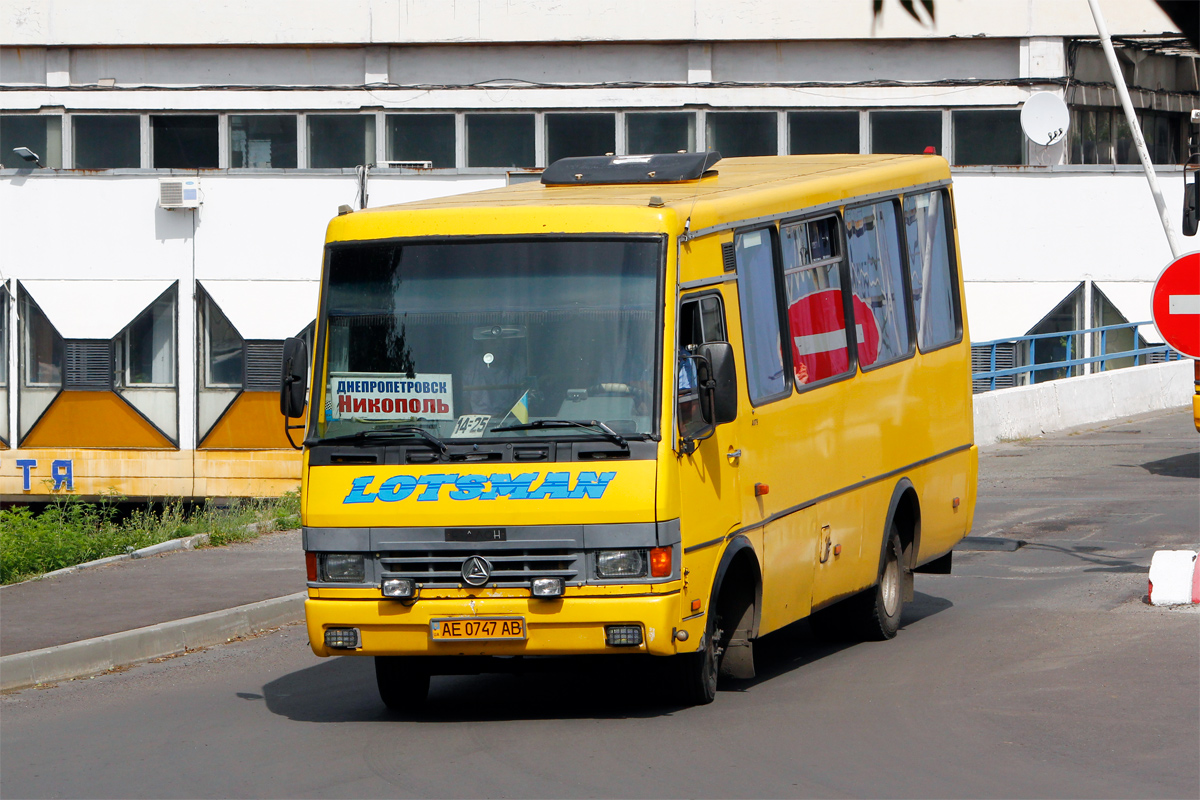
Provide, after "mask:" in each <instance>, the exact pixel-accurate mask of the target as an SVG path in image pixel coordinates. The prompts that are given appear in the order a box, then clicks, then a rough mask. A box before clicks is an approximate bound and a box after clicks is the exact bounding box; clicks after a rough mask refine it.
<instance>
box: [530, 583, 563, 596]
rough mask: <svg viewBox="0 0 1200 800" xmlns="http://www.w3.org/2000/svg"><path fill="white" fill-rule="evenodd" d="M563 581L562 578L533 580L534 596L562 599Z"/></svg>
mask: <svg viewBox="0 0 1200 800" xmlns="http://www.w3.org/2000/svg"><path fill="white" fill-rule="evenodd" d="M562 593H563V579H562V578H534V579H533V596H534V597H562Z"/></svg>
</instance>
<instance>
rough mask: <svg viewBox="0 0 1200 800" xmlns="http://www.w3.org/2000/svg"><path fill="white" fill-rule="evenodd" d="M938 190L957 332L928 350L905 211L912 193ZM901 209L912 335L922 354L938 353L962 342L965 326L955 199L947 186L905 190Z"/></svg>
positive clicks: (902, 241)
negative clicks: (923, 339) (923, 340)
mask: <svg viewBox="0 0 1200 800" xmlns="http://www.w3.org/2000/svg"><path fill="white" fill-rule="evenodd" d="M935 192H936V193H938V194H940V195H941V196H942V200H941V203H942V218H943V219H944V220H945V224H946V259H947V262H948V263H949V265H950V298H951V301H952V302H953V303H954V306H953V310H954V312H955V315H954V316H955V320H954V325H955V334H954V338H953V339H951V340H949V341H947V342H944V343H942V344H939V345H937V346H936V347H931V348H929V349H928V350H926V349H925V348H923V347H921V342H920V338H921V337H920V333H921V331H920V325H919V324H918V322H917V313H916V298H915V297H913V293H912V286H911V283H912V277H911V275H912V273H911V269H912V267H911V265H910V264H909V263H908V253H909V250H908V231H907V228H908V226H907V225H905V224H903V220H904V217H903V214H904V200H905V198H907V197H908V196H909V195H912V196H914V197H915V196H916V195H919V194H933V193H935ZM900 213H901V217H900V220H901V224H900V241H901V246H902V247H903V248H904V257H903V258H904V262H905V264H904V276H905V280H906V281H908V282H909V284H910V286H909V289H908V303H909V306H910V309H909V316H910V317H911V319H912V327H914V328H916V333H915V334H914V335H913V346H914V347H915V348H916V349H917V350H918V352H920V353H921V355H925V354H926V353H936V352H937V351H938V350H944V349H945V348H947V347H953V346H955V345H957V344H962V341H963V330H964V329H965V328H966V325H965V324H964V322H963V299H962V292H961V290H960V288H959V263H958V248H957V247H956V246H955V245H956V244H957V239H958V237H957V236H956V233H957V231H956V230H955V228H954V203H953V199H952V198H951V197H950V189H949V188H948V187H942V188H939V189H927V190H925V191H920V192H906V193H904V194H902V195H900ZM889 363H892V362H889Z"/></svg>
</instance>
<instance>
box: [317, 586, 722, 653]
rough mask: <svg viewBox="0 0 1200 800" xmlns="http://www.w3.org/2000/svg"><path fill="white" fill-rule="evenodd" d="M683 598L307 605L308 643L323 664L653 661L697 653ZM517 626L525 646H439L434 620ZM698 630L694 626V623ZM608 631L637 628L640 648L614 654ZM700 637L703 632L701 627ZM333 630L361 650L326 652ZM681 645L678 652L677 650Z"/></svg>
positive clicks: (458, 643) (504, 642) (490, 599)
mask: <svg viewBox="0 0 1200 800" xmlns="http://www.w3.org/2000/svg"><path fill="white" fill-rule="evenodd" d="M679 611H680V608H679V593H678V592H672V593H669V594H664V595H650V596H639V597H569V598H560V599H556V600H543V599H535V598H530V597H477V598H454V599H429V600H424V599H423V600H419V601H417V602H415V603H413V604H411V605H404V604H402V603H401V602H399V601H396V600H385V599H379V600H374V599H371V600H366V599H363V600H351V599H317V598H311V597H310V598H309V599H308V600H306V601H305V603H304V613H305V617H306V619H307V624H308V640H309V644H310V645H311V646H312V650H313V652H314V653H316V654H317V655H318V656H332V655H368V656H378V655H413V656H422V655H425V656H435V655H445V656H450V655H483V656H516V655H587V654H602V653H650V654H654V655H673V654H675V653H676V652H687V651H691V650H695V649H696V646H697V643H698V640H699V636H693V637H691V639H690V641H688V642H686V643H683V642H680V643H677V642H676V641H675V636H674V634H675V630H676V628H677V627H679V626H680V622H679V617H680V615H679ZM490 617H493V618H514V617H519V618H521V619H522V620H523V627H524V635H525V638H523V639H513V640H493V641H478V640H453V641H442V640H436V641H435V640H434V639H433V635H432V623H433V621H434V620H455V619H467V620H471V619H486V618H490ZM692 622H693V625H691V626H689V627H694V622H695V620H693V621H692ZM606 625H639V626H640V627H641V629H642V644H641V645H637V646H623V647H616V646H610V645H609V644H607V643H606V634H605V626H606ZM700 626H701V627H700V628H699V630H701V631H702V630H703V627H702V626H703V622H700ZM329 628H356V629H357V630H358V631H359V637H360V646H359V647H358V648H355V649H333V648H330V647H327V646H326V645H325V631H326V630H327V629H329ZM677 645H678V646H677Z"/></svg>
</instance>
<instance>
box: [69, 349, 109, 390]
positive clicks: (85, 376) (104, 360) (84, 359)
mask: <svg viewBox="0 0 1200 800" xmlns="http://www.w3.org/2000/svg"><path fill="white" fill-rule="evenodd" d="M64 356H65V360H66V363H67V374H66V381H65V383H64V386H65V388H67V389H84V390H90V391H103V390H105V389H111V388H112V379H113V351H112V342H110V341H105V340H82V341H71V340H67V341H66V342H64Z"/></svg>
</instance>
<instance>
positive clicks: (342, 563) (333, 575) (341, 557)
mask: <svg viewBox="0 0 1200 800" xmlns="http://www.w3.org/2000/svg"><path fill="white" fill-rule="evenodd" d="M321 572H322V573H323V575H324V578H325V580H327V581H332V582H338V583H362V582H363V581H364V580H366V576H367V571H366V567H365V565H364V563H363V557H362V553H326V554H325V555H323V556H321Z"/></svg>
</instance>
